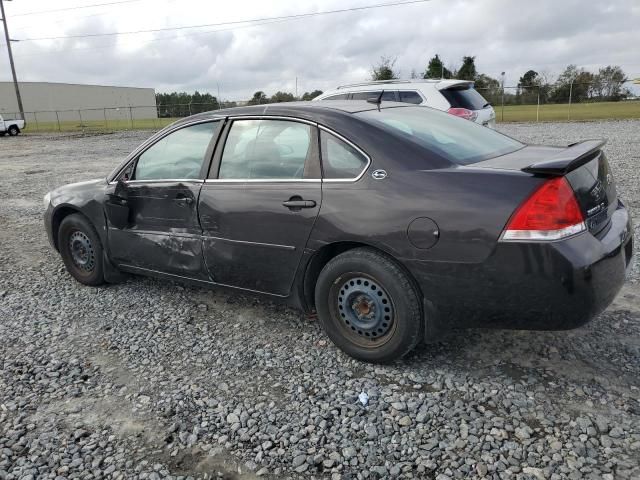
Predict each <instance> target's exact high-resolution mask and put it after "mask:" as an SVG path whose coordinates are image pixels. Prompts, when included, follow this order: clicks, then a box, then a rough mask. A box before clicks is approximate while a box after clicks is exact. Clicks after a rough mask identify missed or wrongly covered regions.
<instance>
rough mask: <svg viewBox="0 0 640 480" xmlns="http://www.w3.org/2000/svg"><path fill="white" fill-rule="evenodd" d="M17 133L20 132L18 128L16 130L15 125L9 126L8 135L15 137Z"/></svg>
mask: <svg viewBox="0 0 640 480" xmlns="http://www.w3.org/2000/svg"><path fill="white" fill-rule="evenodd" d="M19 133H20V130H18V127H16V126H15V125H12V126H10V127H9V135H11V136H12V137H15V136H16V135H18V134H19Z"/></svg>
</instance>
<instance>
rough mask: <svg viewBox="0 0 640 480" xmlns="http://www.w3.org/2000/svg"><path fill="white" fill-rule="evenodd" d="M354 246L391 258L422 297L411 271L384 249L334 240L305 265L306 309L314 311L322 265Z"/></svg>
mask: <svg viewBox="0 0 640 480" xmlns="http://www.w3.org/2000/svg"><path fill="white" fill-rule="evenodd" d="M354 248H369V249H371V250H375V251H376V252H378V253H380V254H382V255H385V256H387V257H389V258H390V259H391V260H393V261H394V262H396V263H397V264H398V265H399V266H400V268H402V269H403V270H404V271H405V273H406V274H407V276H408V277H409V279H410V280H411V283H413V285H414V287H415V289H416V291H417V292H418V294H419V295H420V297H421V298H422V290H421V289H420V286H419V285H418V282H416V279H415V278H414V277H413V275H412V274H411V272H409V270H408V269H407V268H406V267H405V266H404V265H403V264H402V263H400V262H398V261H397V260H395V259H394V258H393V257H392V256H391V255H389V254H388V253H387V252H385V251H384V250H381V249H379V248H376V247H372V246H371V245H367V244H366V243H360V242H336V243H331V244H329V245H325V246H324V247H322V248H321V249H320V250H318V251H317V252H316V254H315V255H314V256H313V258H312V259H311V261H310V262H309V264H308V265H307V269H306V271H305V276H304V302H305V308H306V310H308V311H315V289H316V282H317V281H318V276H319V275H320V272H321V271H322V269H323V268H324V266H325V265H326V264H327V263H329V261H330V260H331V259H333V258H334V257H337V256H338V255H340V254H341V253H344V252H346V251H348V250H353V249H354Z"/></svg>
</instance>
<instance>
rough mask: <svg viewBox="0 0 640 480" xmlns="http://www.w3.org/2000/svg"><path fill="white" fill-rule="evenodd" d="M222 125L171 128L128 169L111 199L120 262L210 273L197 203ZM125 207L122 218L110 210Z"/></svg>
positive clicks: (113, 245) (113, 253)
mask: <svg viewBox="0 0 640 480" xmlns="http://www.w3.org/2000/svg"><path fill="white" fill-rule="evenodd" d="M219 125H220V122H219V121H216V122H206V123H198V124H194V125H190V126H186V127H184V128H181V129H178V130H176V131H173V132H171V133H169V134H168V135H166V136H164V137H162V138H161V139H160V140H159V141H157V142H156V143H154V144H153V145H151V146H150V147H149V148H148V149H146V150H145V151H144V152H143V153H141V154H140V155H139V157H138V158H137V159H135V160H134V162H133V163H132V164H131V167H130V168H128V169H125V171H124V172H123V174H122V175H124V178H121V179H119V180H120V181H119V182H118V184H117V185H116V186H114V187H113V192H111V199H110V200H109V201H108V204H107V214H108V216H109V217H110V218H109V220H110V222H109V223H110V225H109V247H110V257H111V259H112V260H113V261H114V262H115V263H116V264H118V265H124V266H129V267H135V268H138V269H143V270H151V271H157V272H163V273H170V274H173V275H178V276H184V277H189V278H195V279H201V280H207V279H208V274H207V271H206V268H204V265H203V256H202V230H201V228H200V224H199V222H198V209H197V205H198V196H199V194H200V188H201V187H202V183H203V179H204V170H206V167H207V166H208V163H209V160H210V156H211V152H212V150H213V143H214V138H215V136H216V133H217V129H218V128H219ZM207 157H209V158H207ZM110 204H111V205H110ZM122 209H125V210H126V211H127V215H126V220H125V221H124V222H118V221H116V218H115V215H114V214H111V215H109V212H115V211H118V210H122Z"/></svg>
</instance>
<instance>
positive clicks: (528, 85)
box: [516, 70, 543, 104]
mask: <svg viewBox="0 0 640 480" xmlns="http://www.w3.org/2000/svg"><path fill="white" fill-rule="evenodd" d="M541 87H542V78H541V77H540V76H539V75H538V72H536V71H535V70H527V71H526V72H525V73H524V75H522V76H521V77H520V80H518V90H517V92H516V101H517V102H518V103H523V104H532V103H537V102H538V94H539V93H540V94H541V95H540V97H541V98H540V101H541V102H543V98H542V97H543V95H542V93H543V91H542V90H541Z"/></svg>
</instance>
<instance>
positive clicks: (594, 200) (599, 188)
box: [473, 140, 618, 235]
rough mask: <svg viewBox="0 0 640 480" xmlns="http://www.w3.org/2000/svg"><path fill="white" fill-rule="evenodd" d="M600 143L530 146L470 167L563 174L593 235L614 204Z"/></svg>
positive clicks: (605, 221) (604, 224)
mask: <svg viewBox="0 0 640 480" xmlns="http://www.w3.org/2000/svg"><path fill="white" fill-rule="evenodd" d="M604 144H605V142H604V141H602V140H586V141H583V142H578V143H574V144H571V145H569V146H567V147H546V146H536V145H531V146H527V147H525V148H523V149H521V150H517V151H515V152H512V153H510V154H507V155H502V156H500V157H496V158H492V159H489V160H485V161H484V162H479V163H476V164H474V165H473V167H480V168H492V169H502V170H521V171H523V172H526V173H531V174H533V175H535V176H538V177H554V176H564V177H565V178H566V179H567V181H568V182H569V184H570V185H571V188H573V191H574V192H575V195H576V198H577V200H578V203H579V204H580V208H581V210H582V213H583V215H584V218H585V224H586V226H587V229H588V230H589V231H590V232H591V233H593V234H594V235H595V234H598V233H600V232H601V231H603V230H604V229H605V228H607V226H608V225H609V220H610V219H611V215H612V214H613V212H614V211H615V209H616V208H617V204H618V196H617V191H616V186H615V181H614V179H613V175H612V173H611V169H610V167H609V163H608V162H607V158H606V155H605V154H604V152H603V151H602V146H603V145H604Z"/></svg>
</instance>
